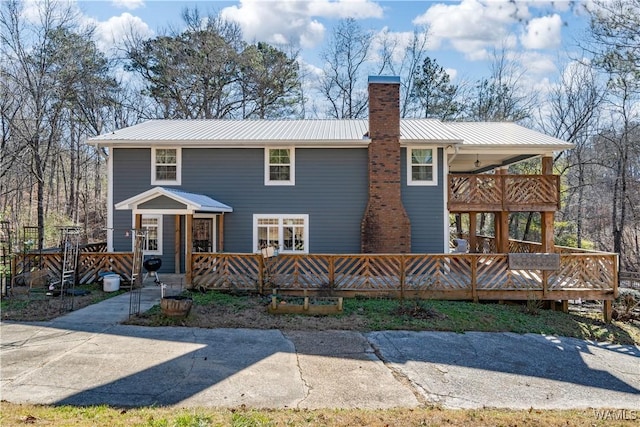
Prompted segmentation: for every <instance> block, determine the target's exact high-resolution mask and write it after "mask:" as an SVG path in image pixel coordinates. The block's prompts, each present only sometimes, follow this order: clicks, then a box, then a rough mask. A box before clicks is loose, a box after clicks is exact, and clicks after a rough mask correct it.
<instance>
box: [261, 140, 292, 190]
mask: <svg viewBox="0 0 640 427" xmlns="http://www.w3.org/2000/svg"><path fill="white" fill-rule="evenodd" d="M264 170H265V177H264V184H265V185H295V150H294V149H293V148H266V149H265V165H264Z"/></svg>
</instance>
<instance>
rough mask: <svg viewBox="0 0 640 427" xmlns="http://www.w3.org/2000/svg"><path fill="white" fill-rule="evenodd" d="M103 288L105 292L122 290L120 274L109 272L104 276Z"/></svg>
mask: <svg viewBox="0 0 640 427" xmlns="http://www.w3.org/2000/svg"><path fill="white" fill-rule="evenodd" d="M102 281H103V285H102V290H103V291H105V292H115V291H118V290H120V276H118V275H117V274H109V275H108V276H104V277H103V278H102Z"/></svg>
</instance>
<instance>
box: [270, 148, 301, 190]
mask: <svg viewBox="0 0 640 427" xmlns="http://www.w3.org/2000/svg"><path fill="white" fill-rule="evenodd" d="M269 150H289V159H290V161H291V176H290V178H291V179H289V180H287V181H275V180H272V179H271V174H270V170H269V166H270V163H269ZM264 185H296V149H295V147H291V146H289V147H265V149H264Z"/></svg>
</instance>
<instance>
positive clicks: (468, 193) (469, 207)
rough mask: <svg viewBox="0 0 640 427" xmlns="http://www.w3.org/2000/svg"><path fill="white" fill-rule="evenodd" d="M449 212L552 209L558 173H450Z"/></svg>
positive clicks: (557, 191) (555, 203)
mask: <svg viewBox="0 0 640 427" xmlns="http://www.w3.org/2000/svg"><path fill="white" fill-rule="evenodd" d="M448 180H449V199H448V200H449V203H448V208H449V212H452V213H456V212H555V211H557V210H558V209H559V208H560V177H559V176H558V175H500V174H496V175H488V174H477V175H474V174H454V175H449V176H448Z"/></svg>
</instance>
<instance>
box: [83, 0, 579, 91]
mask: <svg viewBox="0 0 640 427" xmlns="http://www.w3.org/2000/svg"><path fill="white" fill-rule="evenodd" d="M77 4H78V6H79V8H80V10H81V11H82V13H83V14H84V16H85V17H86V18H87V19H88V20H90V21H92V22H93V23H95V24H96V25H97V29H98V36H99V39H100V42H101V45H102V46H103V48H104V49H108V48H109V47H110V46H112V45H114V44H117V42H118V40H119V39H121V38H122V36H123V34H124V32H126V31H127V30H128V29H129V28H135V29H136V30H137V31H138V32H139V33H140V34H142V35H145V36H153V35H156V34H158V32H161V31H162V30H163V29H167V28H169V27H172V28H178V29H179V28H180V25H181V18H180V13H181V11H182V10H183V8H185V7H193V6H197V7H198V8H199V9H200V10H201V11H202V12H205V13H206V12H209V11H218V12H220V13H221V14H222V15H223V16H224V17H225V18H226V19H229V20H232V21H235V22H237V23H238V24H239V25H240V26H241V27H242V28H243V30H244V34H245V37H246V39H247V41H255V40H259V41H267V42H271V43H290V44H293V45H296V46H299V48H300V49H301V57H302V61H303V62H304V63H305V65H306V66H308V67H309V69H310V70H312V72H313V70H315V71H317V70H318V69H319V68H320V67H321V66H322V63H321V62H320V60H319V58H318V52H319V50H320V49H321V48H322V47H323V46H325V45H326V43H327V40H328V38H329V37H330V34H331V29H332V26H333V25H334V24H335V23H336V22H337V21H338V20H339V19H341V18H347V17H353V18H355V19H357V20H358V22H359V23H360V25H361V26H362V27H363V28H366V29H368V30H371V31H372V32H373V33H375V34H379V33H380V32H381V31H382V30H383V29H386V30H387V31H389V32H390V33H391V34H394V36H396V37H397V38H398V40H409V39H410V36H411V35H412V33H413V31H414V29H416V28H419V29H424V28H427V29H428V31H429V37H428V40H429V45H428V52H427V55H428V56H430V57H432V58H435V59H436V61H437V62H438V63H439V64H440V65H442V66H443V67H444V68H445V69H447V71H448V72H449V74H450V75H451V77H453V79H454V81H460V80H463V79H466V80H468V81H472V80H475V79H477V78H479V77H482V76H487V75H488V74H489V67H490V56H491V53H492V51H494V50H495V49H502V48H503V47H506V50H507V51H508V54H509V55H510V57H511V58H514V59H515V60H516V61H517V62H518V63H519V64H520V65H521V67H522V70H524V72H525V76H524V78H525V79H526V80H527V81H528V82H529V84H530V85H532V87H536V85H541V86H543V85H545V84H548V82H549V81H554V80H555V79H556V78H557V76H558V75H559V73H560V72H561V71H562V67H563V66H564V63H565V62H566V58H567V52H571V53H572V54H573V55H575V54H576V52H577V49H576V48H575V44H576V42H575V40H576V39H579V38H581V37H582V32H583V31H584V30H585V29H586V28H587V25H588V21H587V17H586V14H585V13H584V9H583V7H584V6H586V5H588V2H587V1H582V2H569V1H562V0H560V1H557V0H556V1H516V2H512V1H511V2H510V1H508V0H463V1H438V0H433V1H372V0H350V1H347V0H344V1H337V0H287V1H274V0H242V1H224V2H223V1H193V0H191V1H160V0H104V1H84V0H78V1H77ZM574 51H575V52H574Z"/></svg>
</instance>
